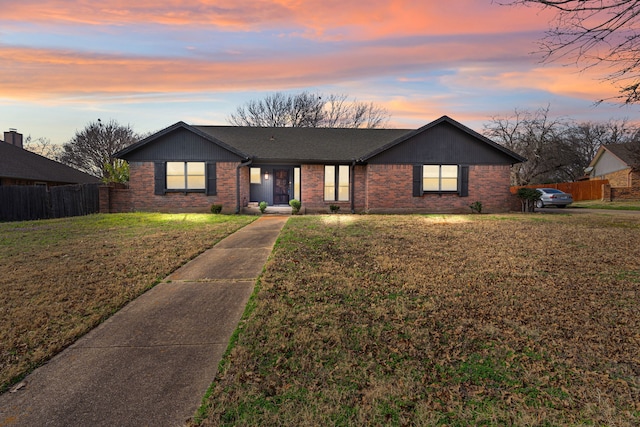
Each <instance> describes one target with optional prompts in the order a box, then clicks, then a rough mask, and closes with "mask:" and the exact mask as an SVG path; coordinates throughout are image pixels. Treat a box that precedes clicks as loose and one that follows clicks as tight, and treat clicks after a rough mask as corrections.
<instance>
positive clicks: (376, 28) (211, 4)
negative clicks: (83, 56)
mask: <svg viewBox="0 0 640 427" xmlns="http://www.w3.org/2000/svg"><path fill="white" fill-rule="evenodd" d="M549 18H550V15H544V14H538V13H535V12H533V10H532V9H530V8H513V7H503V6H499V5H497V4H495V3H491V2H490V1H488V0H487V1H478V0H450V1H447V2H441V1H438V2H431V1H425V2H416V1H415V0H369V1H367V2H366V3H363V2H362V1H361V0H306V1H299V0H273V1H270V2H265V1H264V0H199V1H197V0H167V1H163V2H158V1H155V0H153V1H152V0H138V1H135V2H131V1H123V0H103V1H101V2H94V1H90V0H76V1H70V0H42V1H33V0H32V1H29V0H6V1H4V2H3V19H4V20H5V21H15V22H34V23H38V24H44V25H56V24H86V25H145V24H161V25H167V26H190V27H194V28H200V29H202V28H205V27H206V28H212V27H213V28H216V29H225V30H231V31H261V30H265V29H269V30H278V29H281V30H283V31H285V32H287V31H292V32H295V33H296V34H304V35H306V36H307V37H314V38H315V37H319V38H346V39H351V40H369V39H374V38H377V37H385V36H394V37H398V36H411V35H425V34H431V35H433V34H437V35H451V34H469V33H479V34H482V33H502V32H509V31H540V30H541V29H544V28H545V27H546V23H547V21H548V20H549Z"/></svg>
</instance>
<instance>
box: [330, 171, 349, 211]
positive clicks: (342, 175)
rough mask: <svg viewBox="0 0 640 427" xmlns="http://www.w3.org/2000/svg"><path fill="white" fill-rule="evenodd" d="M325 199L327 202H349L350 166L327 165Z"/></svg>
mask: <svg viewBox="0 0 640 427" xmlns="http://www.w3.org/2000/svg"><path fill="white" fill-rule="evenodd" d="M324 199H325V200H326V201H340V202H346V201H349V165H338V166H335V165H325V167H324Z"/></svg>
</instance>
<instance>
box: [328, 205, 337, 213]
mask: <svg viewBox="0 0 640 427" xmlns="http://www.w3.org/2000/svg"><path fill="white" fill-rule="evenodd" d="M329 210H330V211H331V213H338V211H339V210H340V206H338V205H329Z"/></svg>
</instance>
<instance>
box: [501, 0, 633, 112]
mask: <svg viewBox="0 0 640 427" xmlns="http://www.w3.org/2000/svg"><path fill="white" fill-rule="evenodd" d="M498 2H499V3H503V4H512V5H537V6H541V7H542V8H544V9H552V10H554V11H556V12H557V13H556V17H555V21H554V22H552V23H551V24H550V29H549V30H548V31H547V34H546V36H545V37H544V38H543V39H542V40H541V41H540V47H541V50H542V52H543V53H544V54H545V61H551V60H554V59H563V60H569V61H572V62H575V63H576V64H578V65H579V66H581V68H583V69H587V68H591V67H593V66H596V65H605V66H607V67H608V68H609V69H610V70H611V71H610V72H609V75H608V79H609V80H611V81H613V82H616V83H618V84H619V85H620V93H621V95H620V96H618V97H616V98H617V99H621V100H624V102H625V103H627V104H631V103H636V102H639V101H640V1H638V0H504V1H500V0H499V1H498Z"/></svg>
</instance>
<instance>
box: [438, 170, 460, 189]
mask: <svg viewBox="0 0 640 427" xmlns="http://www.w3.org/2000/svg"><path fill="white" fill-rule="evenodd" d="M440 173H441V176H442V178H441V180H440V190H442V191H458V166H457V165H442V166H441V167H440Z"/></svg>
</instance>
